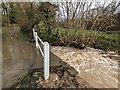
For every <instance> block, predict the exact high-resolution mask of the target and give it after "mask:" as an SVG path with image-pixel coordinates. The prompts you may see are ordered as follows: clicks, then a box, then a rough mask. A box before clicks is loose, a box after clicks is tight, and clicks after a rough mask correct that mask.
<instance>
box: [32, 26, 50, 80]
mask: <svg viewBox="0 0 120 90" xmlns="http://www.w3.org/2000/svg"><path fill="white" fill-rule="evenodd" d="M33 37H34V39H35V44H36V48H38V49H39V50H40V52H41V54H42V56H43V58H44V78H45V80H47V79H48V78H49V58H50V50H49V49H50V45H49V43H48V42H43V41H42V40H41V39H40V37H39V36H38V35H37V32H35V29H34V28H33ZM38 40H39V41H40V43H41V44H42V45H43V50H42V48H41V47H40V44H39V42H38Z"/></svg>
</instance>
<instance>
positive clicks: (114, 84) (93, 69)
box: [51, 46, 120, 88]
mask: <svg viewBox="0 0 120 90" xmlns="http://www.w3.org/2000/svg"><path fill="white" fill-rule="evenodd" d="M51 51H52V52H53V53H54V54H55V55H57V56H59V57H60V58H61V59H62V60H63V61H65V62H66V63H68V64H69V65H70V66H71V67H73V68H74V69H75V70H76V71H77V72H78V76H79V77H81V78H82V79H83V80H85V81H86V82H87V83H89V84H90V85H91V86H92V87H94V88H118V85H120V83H119V81H118V76H119V72H118V71H119V70H120V68H119V66H118V64H119V61H120V56H119V55H118V54H117V53H116V52H111V51H108V52H104V51H102V50H99V49H94V48H89V47H87V48H85V49H84V50H80V49H76V48H72V47H59V46H53V47H52V48H51Z"/></svg>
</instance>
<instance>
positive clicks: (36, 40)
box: [35, 32, 39, 48]
mask: <svg viewBox="0 0 120 90" xmlns="http://www.w3.org/2000/svg"><path fill="white" fill-rule="evenodd" d="M35 43H36V48H38V46H39V44H38V35H37V32H35Z"/></svg>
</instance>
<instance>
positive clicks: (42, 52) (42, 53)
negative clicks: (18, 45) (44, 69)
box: [38, 45, 44, 57]
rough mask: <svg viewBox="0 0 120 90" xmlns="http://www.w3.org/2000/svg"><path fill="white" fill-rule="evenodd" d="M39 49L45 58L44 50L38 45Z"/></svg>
mask: <svg viewBox="0 0 120 90" xmlns="http://www.w3.org/2000/svg"><path fill="white" fill-rule="evenodd" d="M38 48H39V50H40V52H41V54H42V56H43V57H44V53H43V51H42V49H41V47H40V45H38Z"/></svg>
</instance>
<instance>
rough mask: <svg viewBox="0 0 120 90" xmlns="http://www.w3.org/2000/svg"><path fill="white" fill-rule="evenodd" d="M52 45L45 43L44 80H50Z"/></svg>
mask: <svg viewBox="0 0 120 90" xmlns="http://www.w3.org/2000/svg"><path fill="white" fill-rule="evenodd" d="M49 47H50V45H49V43H48V42H44V78H45V80H47V79H48V78H49V58H50V57H49V56H50V55H49V53H50V50H49V49H50V48H49Z"/></svg>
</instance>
